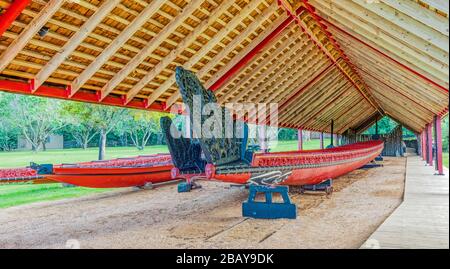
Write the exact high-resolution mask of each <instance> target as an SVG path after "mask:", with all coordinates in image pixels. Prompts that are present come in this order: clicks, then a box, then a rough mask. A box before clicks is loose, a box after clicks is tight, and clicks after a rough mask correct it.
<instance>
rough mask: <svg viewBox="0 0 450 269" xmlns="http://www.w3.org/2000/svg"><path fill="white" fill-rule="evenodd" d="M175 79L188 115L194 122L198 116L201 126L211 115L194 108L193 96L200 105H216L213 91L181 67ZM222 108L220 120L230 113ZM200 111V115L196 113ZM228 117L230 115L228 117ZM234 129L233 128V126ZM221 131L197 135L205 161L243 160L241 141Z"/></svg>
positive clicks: (230, 161) (217, 162) (217, 163)
mask: <svg viewBox="0 0 450 269" xmlns="http://www.w3.org/2000/svg"><path fill="white" fill-rule="evenodd" d="M175 74H176V81H177V84H178V86H179V88H180V93H181V96H182V98H183V101H184V103H185V105H186V106H187V107H188V109H189V112H190V113H189V115H190V117H191V122H194V117H200V119H201V121H200V122H201V125H202V126H203V125H204V123H205V121H206V120H207V119H208V118H210V117H211V116H212V115H201V111H200V110H199V109H194V96H195V95H197V96H199V97H200V100H201V104H202V106H203V105H205V104H208V103H214V104H216V105H217V100H216V97H215V95H214V93H213V92H212V91H210V90H207V89H205V87H203V85H202V84H201V82H200V80H199V79H198V78H197V76H196V75H195V74H194V73H192V72H191V71H188V70H186V69H184V68H182V67H177V69H176V73H175ZM221 109H222V122H223V123H224V122H225V120H226V113H230V112H229V111H228V110H227V109H226V108H223V107H222V108H221ZM198 112H200V115H198ZM229 118H230V117H229ZM234 129H235V128H234ZM221 131H222V137H214V136H213V137H211V138H205V137H204V135H199V138H198V141H199V142H200V146H201V148H202V150H203V153H204V154H205V158H206V161H207V162H208V163H212V164H215V165H224V164H230V163H234V162H242V161H245V160H243V159H242V156H243V154H242V148H241V146H242V142H243V141H239V139H238V138H236V137H235V135H234V134H233V137H231V138H228V137H226V136H225V130H223V129H222V130H221ZM244 150H245V149H244Z"/></svg>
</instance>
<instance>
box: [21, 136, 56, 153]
mask: <svg viewBox="0 0 450 269" xmlns="http://www.w3.org/2000/svg"><path fill="white" fill-rule="evenodd" d="M32 148H33V147H32V145H31V143H30V142H28V140H26V139H25V138H24V137H23V136H19V137H18V139H17V149H22V150H31V149H32ZM45 148H46V149H63V148H64V137H63V136H62V135H50V136H49V137H48V138H47V141H46V143H45ZM41 149H42V146H41Z"/></svg>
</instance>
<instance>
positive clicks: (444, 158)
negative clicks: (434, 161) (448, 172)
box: [442, 152, 449, 168]
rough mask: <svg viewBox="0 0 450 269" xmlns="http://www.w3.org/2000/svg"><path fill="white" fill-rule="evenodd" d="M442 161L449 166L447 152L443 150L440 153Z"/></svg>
mask: <svg viewBox="0 0 450 269" xmlns="http://www.w3.org/2000/svg"><path fill="white" fill-rule="evenodd" d="M442 163H443V164H444V166H445V167H447V168H449V166H448V152H444V153H443V154H442Z"/></svg>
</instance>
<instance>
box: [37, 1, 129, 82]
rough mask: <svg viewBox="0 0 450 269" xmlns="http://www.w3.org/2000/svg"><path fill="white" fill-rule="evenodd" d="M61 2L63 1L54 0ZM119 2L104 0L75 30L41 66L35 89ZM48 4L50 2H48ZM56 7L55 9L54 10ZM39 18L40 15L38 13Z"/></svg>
mask: <svg viewBox="0 0 450 269" xmlns="http://www.w3.org/2000/svg"><path fill="white" fill-rule="evenodd" d="M56 2H60V4H62V2H63V1H56ZM119 3H120V0H110V1H106V2H105V3H104V4H103V5H102V6H101V7H100V8H99V9H98V10H97V11H96V12H95V13H94V14H93V15H92V16H91V17H90V18H89V19H88V20H87V21H86V22H85V23H84V24H83V26H82V27H81V29H80V30H79V31H77V32H76V33H75V34H74V35H73V36H72V38H71V39H70V40H69V41H68V42H67V43H66V44H65V45H64V47H62V49H61V50H60V51H59V52H58V53H57V54H56V55H54V56H53V58H52V59H51V60H50V61H49V62H48V63H47V64H46V65H45V66H44V67H42V68H41V70H40V71H39V73H38V74H37V75H36V77H35V79H34V80H35V82H34V85H35V89H34V90H36V89H37V88H39V87H40V86H41V85H42V84H43V83H44V82H45V81H46V80H47V79H48V78H49V77H50V75H51V74H52V73H53V72H54V71H55V70H56V69H57V68H58V67H59V66H60V65H61V64H62V63H63V62H64V60H65V59H66V58H67V57H69V55H70V54H72V52H73V51H74V50H75V49H76V48H77V47H78V46H79V45H80V44H81V43H82V42H83V40H84V39H85V38H86V37H87V36H88V35H89V34H90V33H91V32H92V31H93V30H94V28H95V27H97V25H98V24H99V23H100V22H101V21H102V20H103V19H104V18H105V17H106V16H107V15H108V14H109V13H110V12H111V11H112V10H113V8H114V7H115V6H117V5H118V4H119ZM49 4H50V2H49ZM57 9H58V8H56V9H55V11H56V10H57ZM38 18H39V19H40V18H41V16H40V15H39V17H38Z"/></svg>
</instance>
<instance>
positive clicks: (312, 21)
mask: <svg viewBox="0 0 450 269" xmlns="http://www.w3.org/2000/svg"><path fill="white" fill-rule="evenodd" d="M280 3H281V5H282V6H283V7H284V8H285V9H286V11H287V12H288V13H289V14H290V15H291V16H292V17H293V18H294V19H295V20H296V21H297V23H298V24H299V25H300V26H301V28H302V29H303V31H305V32H306V33H307V34H308V36H309V37H310V39H311V40H312V41H313V42H314V43H315V44H317V46H318V47H319V48H320V49H321V50H322V51H323V52H324V53H325V55H327V57H328V58H330V60H331V61H332V62H333V63H335V64H336V66H337V67H338V69H339V70H340V71H341V72H342V73H343V74H344V76H345V77H346V78H347V79H348V80H349V81H350V82H351V83H352V84H353V86H355V88H356V89H357V90H358V91H359V92H360V94H361V95H362V96H363V97H364V99H365V100H366V101H367V102H368V103H369V104H370V105H371V106H373V107H374V108H375V109H376V110H378V112H380V114H381V115H383V111H382V109H381V108H380V106H379V105H378V104H374V103H375V102H374V101H373V100H371V99H370V98H369V97H368V93H369V92H368V91H369V90H368V88H367V87H366V86H365V83H364V81H363V80H362V79H361V77H360V76H359V74H358V73H357V72H356V71H355V70H354V69H353V68H352V66H351V65H349V64H348V61H349V60H348V57H347V56H346V55H345V53H344V52H343V51H342V50H341V49H340V47H339V45H338V44H337V43H336V41H335V40H334V38H333V37H332V36H331V34H330V33H329V32H328V31H327V30H326V27H324V26H323V25H322V24H321V22H320V20H319V18H318V17H317V16H316V15H315V13H314V9H313V8H312V7H311V6H310V5H309V4H308V2H307V0H303V1H302V6H301V8H300V10H298V11H296V12H295V11H293V10H292V9H291V8H290V5H288V4H287V2H286V0H281V1H280ZM317 29H318V31H317ZM339 58H341V59H343V61H341V62H340V63H338V59H339Z"/></svg>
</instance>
